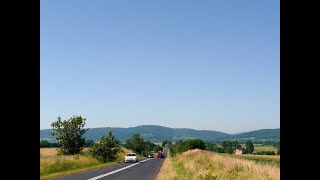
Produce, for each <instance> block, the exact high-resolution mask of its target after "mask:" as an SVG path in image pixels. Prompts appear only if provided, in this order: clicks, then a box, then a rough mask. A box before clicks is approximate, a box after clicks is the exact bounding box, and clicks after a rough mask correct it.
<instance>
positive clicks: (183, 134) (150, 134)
mask: <svg viewBox="0 0 320 180" xmlns="http://www.w3.org/2000/svg"><path fill="white" fill-rule="evenodd" d="M108 131H112V134H113V135H114V136H115V137H116V138H117V139H119V140H120V141H125V140H127V139H129V138H131V136H132V135H133V134H135V133H138V134H140V135H141V136H142V137H143V139H144V140H145V141H163V140H171V141H176V140H181V139H189V138H199V139H203V140H210V141H212V140H223V139H255V140H260V139H264V140H265V139H266V140H276V139H280V129H263V130H256V131H251V132H246V133H241V134H236V135H232V134H228V133H223V132H218V131H212V130H194V129H188V128H169V127H163V126H156V125H142V126H136V127H129V128H116V127H101V128H90V129H89V130H88V131H87V132H86V133H85V135H84V136H85V138H86V139H92V140H94V141H96V140H98V139H99V138H100V137H101V136H102V135H106V134H107V132H108ZM51 132H52V130H51V129H44V130H40V140H42V139H46V140H48V141H50V142H54V141H55V137H53V136H51V134H50V133H51Z"/></svg>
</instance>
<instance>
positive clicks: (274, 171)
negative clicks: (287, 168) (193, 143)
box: [158, 149, 280, 180]
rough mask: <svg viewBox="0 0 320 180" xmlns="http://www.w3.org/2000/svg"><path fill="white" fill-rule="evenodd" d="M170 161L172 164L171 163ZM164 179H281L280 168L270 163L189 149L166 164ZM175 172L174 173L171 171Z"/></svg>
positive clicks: (159, 178) (162, 172) (163, 171)
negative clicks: (259, 162)
mask: <svg viewBox="0 0 320 180" xmlns="http://www.w3.org/2000/svg"><path fill="white" fill-rule="evenodd" d="M168 162H169V161H168ZM167 166H169V167H166V168H164V169H161V170H160V173H159V174H165V175H166V176H160V175H159V177H158V180H162V179H237V180H247V179H270V180H271V179H272V180H273V179H275V180H276V179H280V168H279V167H275V166H272V165H268V164H264V165H262V164H257V163H255V162H253V161H249V160H244V159H238V158H233V157H227V156H221V155H219V154H216V153H214V152H210V151H205V150H198V149H195V150H189V151H187V152H184V153H182V154H180V155H177V156H176V157H174V158H173V159H172V160H171V163H170V162H169V163H167ZM170 171H174V172H170Z"/></svg>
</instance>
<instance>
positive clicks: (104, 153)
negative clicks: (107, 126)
mask: <svg viewBox="0 0 320 180" xmlns="http://www.w3.org/2000/svg"><path fill="white" fill-rule="evenodd" d="M90 152H91V154H92V156H93V157H94V158H96V159H98V160H100V161H102V162H110V161H114V160H116V159H117V158H118V157H117V154H118V152H120V143H119V141H118V140H117V139H115V137H114V136H113V135H112V132H111V131H109V132H108V136H101V138H100V140H99V142H96V143H94V145H93V147H92V149H91V150H90Z"/></svg>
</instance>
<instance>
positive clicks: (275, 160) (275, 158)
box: [219, 153, 280, 167]
mask: <svg viewBox="0 0 320 180" xmlns="http://www.w3.org/2000/svg"><path fill="white" fill-rule="evenodd" d="M219 155H221V156H229V157H233V158H238V159H246V160H251V161H254V162H256V163H258V164H269V165H273V166H276V167H280V155H253V154H226V153H219Z"/></svg>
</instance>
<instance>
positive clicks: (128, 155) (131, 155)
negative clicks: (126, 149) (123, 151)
mask: <svg viewBox="0 0 320 180" xmlns="http://www.w3.org/2000/svg"><path fill="white" fill-rule="evenodd" d="M127 156H136V154H128V155H127Z"/></svg>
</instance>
